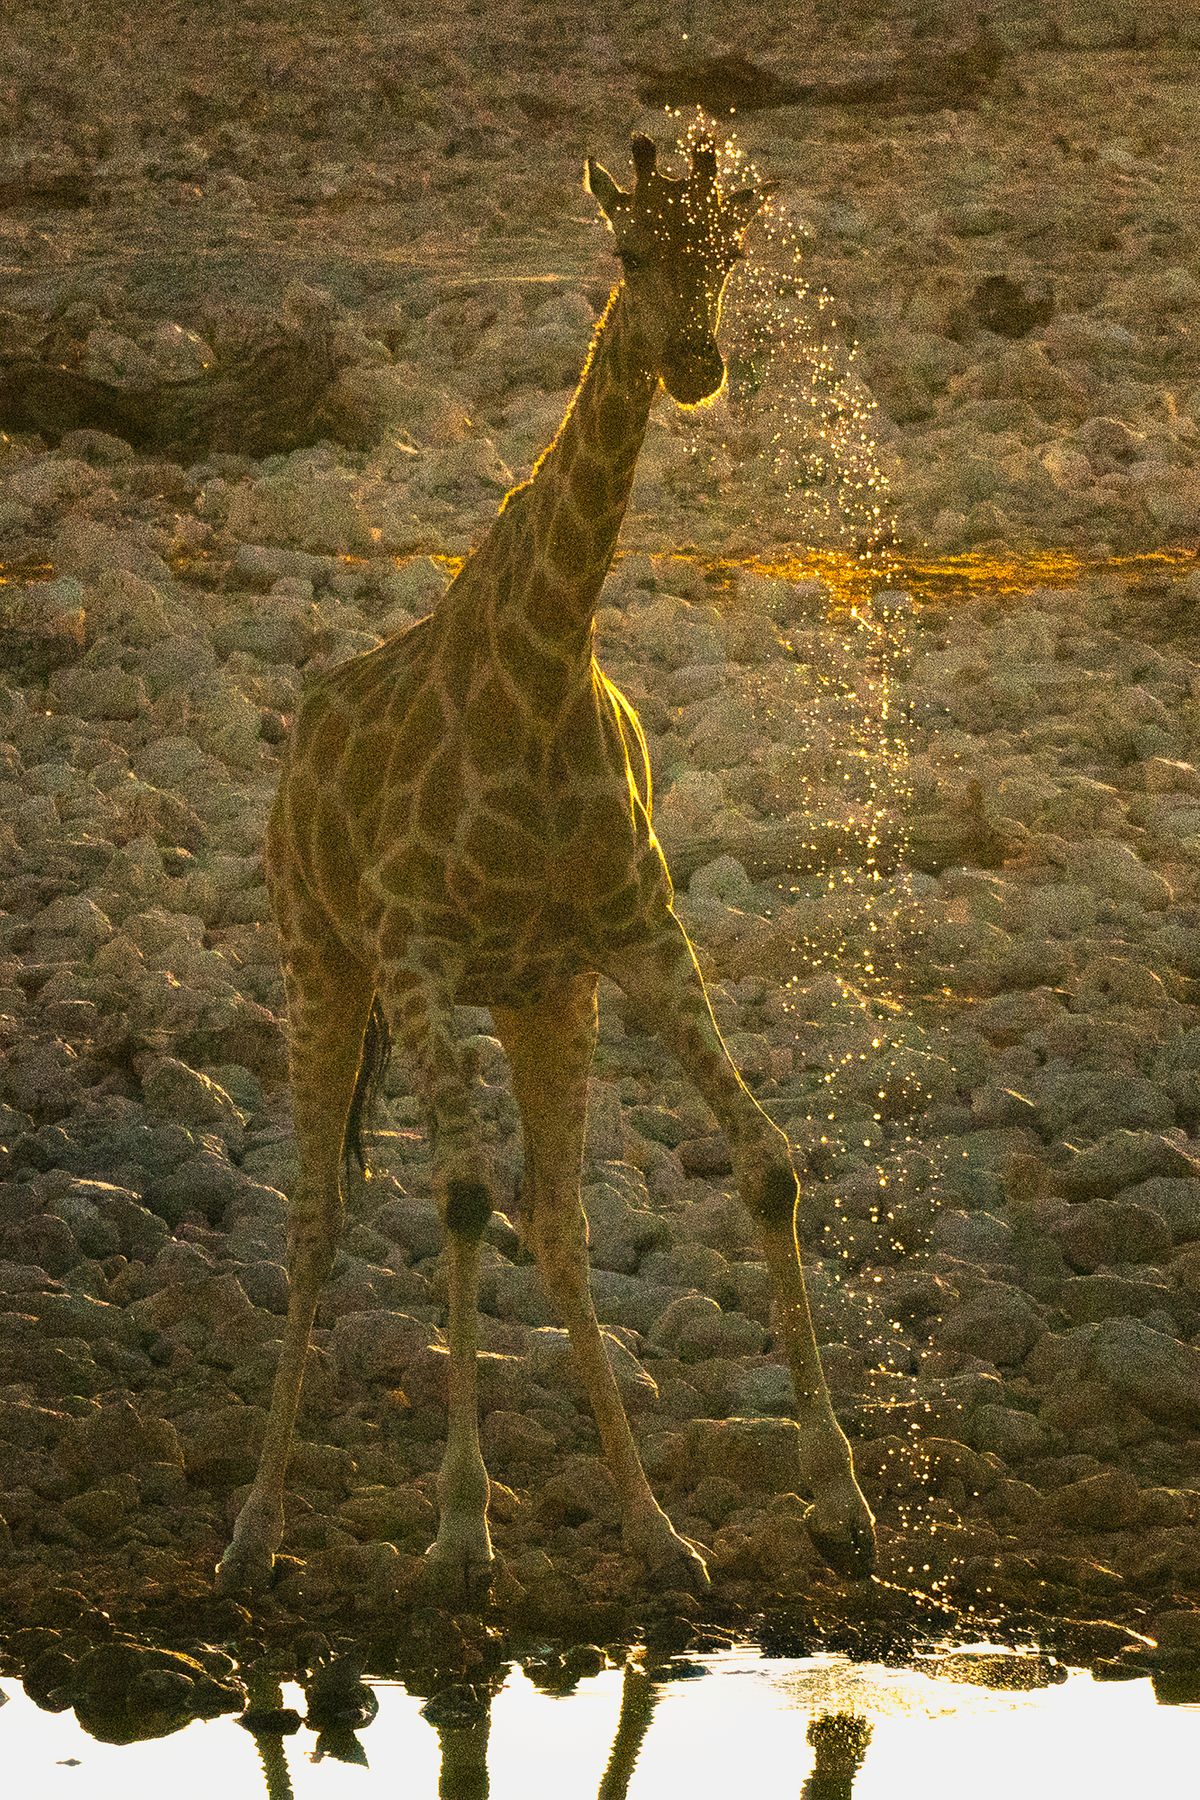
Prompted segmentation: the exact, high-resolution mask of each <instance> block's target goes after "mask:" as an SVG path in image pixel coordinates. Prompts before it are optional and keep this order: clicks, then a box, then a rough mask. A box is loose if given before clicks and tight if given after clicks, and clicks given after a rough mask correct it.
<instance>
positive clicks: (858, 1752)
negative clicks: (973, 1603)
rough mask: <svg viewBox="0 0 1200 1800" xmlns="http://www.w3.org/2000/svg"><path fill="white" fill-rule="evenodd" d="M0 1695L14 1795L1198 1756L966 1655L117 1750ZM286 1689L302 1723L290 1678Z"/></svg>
mask: <svg viewBox="0 0 1200 1800" xmlns="http://www.w3.org/2000/svg"><path fill="white" fill-rule="evenodd" d="M996 1680H999V1681H1002V1682H1009V1683H1011V1682H1014V1681H1015V1682H1016V1683H1018V1684H1021V1683H1024V1682H1028V1683H1030V1684H1031V1685H1028V1686H1022V1685H1017V1687H1016V1688H1015V1689H1014V1688H1013V1687H1012V1686H1001V1687H997V1686H991V1685H988V1683H989V1682H994V1681H996ZM1038 1683H1044V1684H1045V1685H1037V1684H1038ZM2 1685H3V1690H4V1692H5V1693H6V1694H7V1696H8V1704H7V1705H5V1706H4V1707H3V1709H2V1710H0V1742H2V1743H3V1746H4V1757H5V1762H4V1766H5V1771H6V1775H7V1785H8V1786H9V1788H10V1791H12V1792H15V1793H19V1794H21V1795H22V1796H23V1797H24V1800H61V1797H65V1796H70V1797H71V1800H81V1797H82V1796H84V1795H86V1796H87V1800H212V1796H213V1795H214V1794H216V1795H219V1796H227V1797H228V1800H241V1797H242V1796H246V1797H247V1800H249V1797H250V1796H258V1795H260V1794H268V1793H269V1794H270V1795H271V1797H272V1800H281V1797H283V1796H288V1795H295V1796H296V1797H297V1800H309V1797H311V1800H317V1797H318V1796H320V1797H321V1800H350V1797H354V1800H373V1797H374V1796H384V1795H386V1796H387V1797H388V1800H401V1797H402V1800H435V1797H440V1800H485V1796H486V1797H488V1800H576V1797H577V1796H585V1795H586V1796H592V1795H596V1796H598V1797H599V1800H622V1796H625V1795H628V1796H630V1797H631V1800H666V1797H667V1796H675V1795H686V1796H687V1800H731V1797H733V1800H740V1796H741V1795H742V1794H743V1793H744V1792H747V1791H749V1792H752V1793H753V1794H754V1796H755V1800H784V1797H786V1800H883V1797H884V1796H886V1797H887V1800H902V1797H905V1796H909V1795H913V1796H918V1795H919V1796H920V1800H962V1796H963V1795H964V1794H965V1793H969V1794H970V1795H971V1796H972V1800H1050V1797H1051V1796H1053V1797H1054V1800H1061V1797H1062V1796H1063V1795H1064V1794H1067V1793H1079V1794H1085V1795H1087V1796H1088V1800H1117V1797H1118V1796H1120V1800H1129V1797H1130V1796H1131V1795H1134V1796H1138V1797H1139V1800H1140V1797H1141V1796H1145V1797H1146V1800H1170V1797H1171V1796H1174V1795H1180V1796H1184V1795H1191V1794H1194V1793H1195V1791H1196V1789H1195V1780H1196V1770H1197V1768H1198V1767H1200V1707H1198V1706H1164V1705H1160V1704H1159V1703H1158V1702H1157V1700H1156V1698H1155V1693H1154V1690H1153V1688H1152V1686H1151V1683H1150V1681H1149V1680H1148V1679H1147V1680H1132V1681H1125V1682H1119V1683H1117V1682H1098V1681H1096V1680H1095V1679H1094V1678H1093V1677H1092V1676H1091V1675H1089V1674H1087V1673H1086V1672H1083V1671H1074V1670H1072V1671H1068V1670H1065V1669H1063V1668H1061V1667H1060V1666H1058V1665H1055V1664H1053V1663H1050V1662H1048V1661H1047V1660H1046V1659H1036V1660H1029V1661H1027V1662H1024V1663H1023V1664H1019V1663H1016V1662H1014V1660H1013V1659H1011V1658H1007V1659H1004V1658H1002V1659H994V1658H992V1657H989V1656H988V1655H985V1654H976V1655H972V1654H971V1653H965V1654H964V1653H956V1654H953V1655H950V1656H947V1657H945V1658H941V1659H937V1658H933V1659H930V1660H929V1661H928V1662H926V1663H925V1664H924V1665H923V1666H918V1667H913V1668H889V1667H884V1666H882V1665H871V1664H855V1663H850V1662H848V1661H846V1660H845V1659H843V1658H840V1657H836V1656H818V1657H811V1658H804V1659H766V1658H762V1657H759V1656H757V1655H755V1654H752V1653H750V1652H728V1653H723V1654H720V1655H716V1656H709V1657H705V1658H703V1659H700V1660H698V1661H696V1662H694V1663H690V1662H689V1663H684V1664H681V1665H674V1666H672V1665H670V1664H666V1665H662V1666H660V1667H659V1668H656V1669H655V1670H654V1671H653V1672H647V1671H646V1670H644V1669H643V1668H641V1667H640V1666H638V1665H637V1664H632V1665H630V1666H629V1667H627V1668H626V1669H625V1670H622V1669H618V1668H611V1669H605V1670H603V1671H602V1672H601V1673H599V1674H596V1675H593V1676H589V1677H587V1678H586V1679H584V1680H582V1681H580V1682H579V1684H578V1686H577V1687H575V1688H574V1690H573V1691H572V1692H570V1693H569V1694H566V1695H562V1696H556V1695H552V1694H547V1693H545V1692H541V1691H539V1689H538V1687H536V1686H535V1685H534V1682H533V1681H532V1680H531V1679H530V1678H529V1677H528V1676H527V1675H526V1674H524V1673H522V1672H521V1671H520V1670H518V1669H515V1668H514V1669H512V1670H511V1671H510V1672H509V1673H508V1674H507V1676H506V1677H505V1678H504V1681H503V1685H502V1686H501V1687H500V1689H499V1691H498V1692H497V1693H496V1694H495V1696H494V1697H493V1699H492V1702H491V1707H490V1718H489V1708H488V1706H487V1703H486V1697H481V1698H479V1699H478V1701H477V1702H476V1703H474V1704H472V1699H471V1696H470V1694H469V1693H466V1691H465V1690H459V1694H460V1696H461V1695H463V1694H465V1702H464V1701H463V1700H462V1699H460V1700H459V1702H458V1703H457V1704H456V1701H455V1696H454V1695H453V1694H452V1695H450V1696H442V1697H441V1698H440V1700H439V1701H435V1702H434V1703H433V1704H432V1705H430V1704H429V1703H427V1702H426V1701H424V1700H423V1699H422V1698H420V1697H419V1696H417V1695H413V1694H409V1693H407V1692H406V1691H405V1690H404V1688H403V1687H401V1686H399V1685H398V1684H395V1683H388V1682H381V1683H378V1684H375V1687H374V1691H375V1694H376V1696H377V1699H378V1702H379V1711H378V1715H377V1716H376V1718H375V1719H374V1720H373V1722H372V1723H371V1724H370V1725H369V1726H368V1727H366V1728H365V1729H364V1730H362V1731H361V1732H360V1733H359V1735H358V1737H357V1738H354V1737H352V1736H351V1735H350V1734H349V1733H347V1732H342V1733H337V1734H335V1735H333V1736H327V1737H326V1738H324V1739H322V1738H319V1736H318V1734H317V1733H315V1732H314V1731H312V1730H309V1729H308V1728H306V1727H301V1728H300V1729H299V1730H297V1731H295V1732H294V1733H291V1734H289V1735H286V1736H285V1735H281V1734H280V1733H278V1732H274V1731H271V1732H264V1733H261V1734H259V1735H258V1736H257V1737H256V1736H255V1735H254V1734H252V1733H250V1732H248V1731H247V1730H246V1729H245V1728H244V1727H243V1726H241V1725H240V1724H239V1723H238V1722H237V1721H236V1720H233V1719H220V1720H214V1721H208V1722H202V1721H197V1722H194V1723H192V1724H190V1725H188V1726H186V1727H185V1728H184V1729H183V1730H181V1731H178V1732H176V1733H175V1734H174V1735H173V1736H170V1737H167V1738H161V1739H157V1740H155V1741H152V1742H147V1743H137V1744H131V1745H124V1746H118V1745H109V1744H102V1743H97V1742H96V1741H94V1740H93V1739H92V1738H90V1737H88V1736H87V1734H86V1733H85V1732H84V1731H83V1730H82V1728H81V1727H80V1726H79V1724H78V1723H77V1722H76V1720H75V1718H74V1716H73V1714H71V1713H69V1712H68V1713H62V1714H58V1715H55V1714H50V1713H45V1712H39V1711H38V1709H37V1708H36V1707H35V1706H34V1705H33V1704H32V1702H30V1701H29V1700H28V1699H27V1698H26V1697H25V1696H24V1694H23V1693H22V1692H21V1689H20V1687H19V1685H18V1684H17V1683H15V1682H6V1683H4V1684H2ZM283 1699H284V1701H285V1703H287V1704H289V1705H292V1706H295V1707H296V1708H297V1709H298V1711H300V1712H301V1713H303V1710H304V1704H305V1702H304V1695H303V1693H302V1691H301V1689H300V1688H298V1687H292V1686H290V1685H288V1684H285V1685H284V1688H283ZM423 1709H424V1711H423ZM427 1714H428V1715H429V1716H426V1715H427ZM431 1720H436V1721H437V1723H436V1724H435V1723H433V1722H431ZM347 1757H351V1758H354V1757H357V1758H359V1759H365V1760H358V1761H353V1760H344V1759H345V1758H347Z"/></svg>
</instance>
